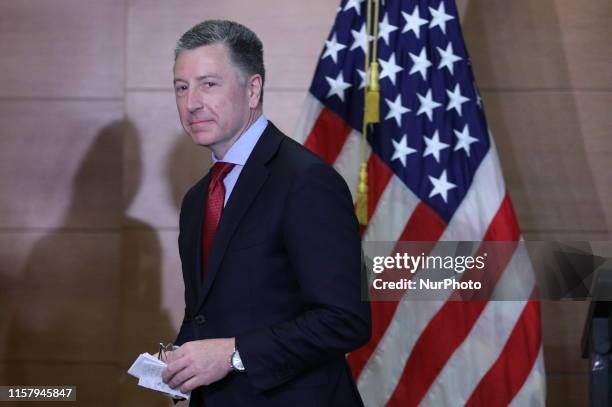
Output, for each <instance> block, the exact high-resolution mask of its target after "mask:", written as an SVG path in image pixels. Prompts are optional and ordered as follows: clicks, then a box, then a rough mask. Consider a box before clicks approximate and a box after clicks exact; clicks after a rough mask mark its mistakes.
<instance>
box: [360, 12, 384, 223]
mask: <svg viewBox="0 0 612 407" xmlns="http://www.w3.org/2000/svg"><path fill="white" fill-rule="evenodd" d="M378 2H379V0H368V12H367V21H366V33H367V37H366V38H367V40H368V41H367V46H366V52H365V64H364V69H365V78H366V87H365V99H364V111H363V124H362V129H361V164H360V166H359V183H358V185H357V205H356V208H355V212H356V214H357V220H358V221H359V224H360V225H362V226H366V225H367V224H368V164H367V150H368V125H369V124H372V123H378V122H379V121H380V86H379V83H378V60H377V51H378V47H377V40H378V10H379V3H378ZM372 3H374V20H373V21H372ZM370 37H371V38H372V42H373V44H372V55H371V56H372V60H371V62H370Z"/></svg>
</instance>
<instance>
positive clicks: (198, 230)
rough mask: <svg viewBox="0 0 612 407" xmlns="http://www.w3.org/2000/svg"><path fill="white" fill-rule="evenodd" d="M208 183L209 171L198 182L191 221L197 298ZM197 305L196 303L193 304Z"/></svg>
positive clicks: (193, 276)
mask: <svg viewBox="0 0 612 407" xmlns="http://www.w3.org/2000/svg"><path fill="white" fill-rule="evenodd" d="M209 183H210V171H209V172H208V174H207V175H206V176H205V177H204V178H202V182H201V184H200V190H199V191H197V194H196V196H197V199H196V202H195V213H196V217H195V222H194V223H193V227H194V229H192V231H191V233H190V235H191V236H193V240H194V241H195V244H194V246H192V247H193V248H194V252H193V256H191V258H192V261H193V263H192V265H191V270H193V273H192V275H191V284H192V287H193V288H194V291H195V293H196V295H197V298H198V299H199V298H200V297H201V296H202V285H203V278H202V277H203V274H202V227H203V223H204V204H205V202H206V199H207V197H208V185H209ZM194 305H197V304H194Z"/></svg>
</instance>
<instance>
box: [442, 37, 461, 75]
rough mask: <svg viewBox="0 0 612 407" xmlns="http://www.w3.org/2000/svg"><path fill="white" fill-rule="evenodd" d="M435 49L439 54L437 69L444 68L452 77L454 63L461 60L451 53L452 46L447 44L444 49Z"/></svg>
mask: <svg viewBox="0 0 612 407" xmlns="http://www.w3.org/2000/svg"><path fill="white" fill-rule="evenodd" d="M436 49H437V50H438V52H439V53H440V65H438V69H442V68H444V67H446V69H448V71H449V72H450V73H451V75H454V74H455V72H454V66H455V62H457V61H461V59H462V58H461V57H459V56H457V55H455V54H454V53H453V44H452V43H451V42H449V43H448V45H447V46H446V49H442V48H440V47H436Z"/></svg>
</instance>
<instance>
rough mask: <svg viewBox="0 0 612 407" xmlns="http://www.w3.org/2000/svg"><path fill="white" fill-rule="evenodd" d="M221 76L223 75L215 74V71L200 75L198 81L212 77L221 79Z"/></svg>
mask: <svg viewBox="0 0 612 407" xmlns="http://www.w3.org/2000/svg"><path fill="white" fill-rule="evenodd" d="M220 77H221V75H217V74H214V73H210V74H206V75H202V76H198V77H197V78H196V79H197V80H198V82H201V81H203V80H206V79H210V78H213V79H219V78H220Z"/></svg>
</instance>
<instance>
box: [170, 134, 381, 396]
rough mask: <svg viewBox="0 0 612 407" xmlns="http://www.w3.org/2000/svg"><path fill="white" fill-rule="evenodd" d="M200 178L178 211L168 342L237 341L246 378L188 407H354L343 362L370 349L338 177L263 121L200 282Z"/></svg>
mask: <svg viewBox="0 0 612 407" xmlns="http://www.w3.org/2000/svg"><path fill="white" fill-rule="evenodd" d="M209 177H210V174H209V175H206V176H205V177H204V178H202V179H201V180H200V181H199V182H198V183H197V184H196V185H194V186H193V187H192V188H191V189H190V190H189V191H188V192H187V194H186V195H185V198H184V200H183V204H182V207H181V214H180V236H179V251H180V255H181V261H182V269H183V278H184V282H185V305H186V306H185V319H184V321H183V324H182V326H181V329H180V332H179V335H178V338H177V340H176V344H177V345H181V344H183V343H185V342H187V341H193V340H199V339H207V338H226V337H236V347H237V349H238V350H239V352H240V355H241V358H242V361H243V363H244V365H245V367H246V373H235V372H232V373H230V374H229V375H228V376H227V377H226V378H224V379H222V380H220V381H219V382H217V383H213V384H211V385H209V386H203V387H200V388H198V389H196V390H194V391H193V392H192V400H191V403H190V406H201V405H204V402H205V405H206V406H207V407H216V406H219V407H231V406H249V407H250V406H279V407H280V406H282V407H288V406H305V407H306V406H307V407H313V406H330V407H332V406H333V407H342V406H362V405H363V404H362V401H361V398H360V396H359V393H358V392H357V389H356V387H355V384H354V382H353V379H352V377H351V374H350V371H349V368H348V366H347V363H346V359H345V354H346V353H347V352H350V351H352V350H354V349H356V348H358V347H359V346H361V345H363V344H365V343H366V342H367V341H368V340H369V337H370V309H369V305H368V303H367V302H363V301H362V300H361V291H360V289H361V282H362V281H361V279H362V278H363V273H362V272H361V267H362V262H361V242H360V237H359V226H358V223H357V220H356V218H355V215H354V208H353V202H352V199H351V196H350V192H349V190H348V188H347V186H346V184H345V182H344V180H343V179H342V177H341V176H340V175H339V174H338V173H337V172H336V171H335V170H334V169H333V168H332V167H330V166H329V165H328V164H326V163H324V162H323V161H322V160H321V159H319V158H318V157H317V156H315V155H314V154H312V153H311V152H310V151H308V150H307V149H305V148H304V147H303V146H301V145H300V144H298V143H297V142H295V141H293V140H292V139H290V138H289V137H287V136H285V135H284V134H282V133H281V132H280V131H279V130H278V129H277V128H276V127H275V126H274V125H273V124H272V123H269V124H268V126H267V127H266V129H265V131H264V133H263V134H262V136H261V138H260V139H259V141H258V143H257V144H256V146H255V148H254V150H253V152H252V153H251V155H250V157H249V159H248V160H247V162H246V164H245V167H244V168H243V170H242V172H241V174H240V176H239V178H238V181H237V183H236V185H235V187H234V189H233V191H232V194H231V195H230V198H229V200H228V202H227V204H226V206H225V209H224V211H223V215H222V217H221V220H220V222H219V227H218V229H217V233H216V235H215V238H214V241H213V244H212V248H211V254H210V256H209V259H208V263H207V269H206V273H205V277H202V276H203V273H202V271H201V265H200V264H201V257H200V256H201V249H200V248H201V247H202V244H201V230H202V221H203V207H204V202H205V199H206V193H207V190H208V183H209ZM228 363H229V360H228Z"/></svg>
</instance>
